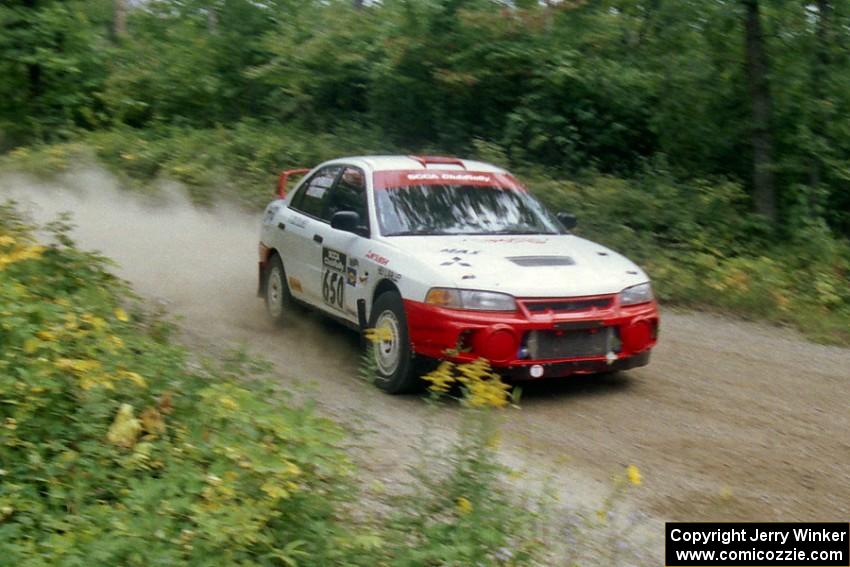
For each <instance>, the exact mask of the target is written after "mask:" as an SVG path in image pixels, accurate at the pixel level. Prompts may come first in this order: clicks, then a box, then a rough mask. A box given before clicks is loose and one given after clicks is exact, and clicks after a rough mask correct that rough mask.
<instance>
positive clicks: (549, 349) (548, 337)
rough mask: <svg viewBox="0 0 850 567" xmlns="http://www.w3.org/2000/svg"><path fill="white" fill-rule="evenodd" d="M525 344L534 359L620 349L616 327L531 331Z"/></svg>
mask: <svg viewBox="0 0 850 567" xmlns="http://www.w3.org/2000/svg"><path fill="white" fill-rule="evenodd" d="M525 346H526V348H527V349H528V356H529V358H530V359H532V360H548V359H554V358H574V357H580V356H604V355H606V354H608V353H609V352H611V351H614V352H617V351H619V350H620V340H619V336H618V333H617V328H616V327H602V328H599V329H584V330H580V331H530V332H529V333H528V334H527V335H526V339H525Z"/></svg>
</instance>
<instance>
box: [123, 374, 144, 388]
mask: <svg viewBox="0 0 850 567" xmlns="http://www.w3.org/2000/svg"><path fill="white" fill-rule="evenodd" d="M120 375H121V377H122V378H126V379H127V380H129V381H131V382H132V383H133V384H135V385H136V386H138V387H140V388H147V386H148V383H147V382H146V381H145V379H144V378H142V377H141V376H140V375H139V374H138V373H136V372H128V371H126V370H124V371H122V372H121V373H120Z"/></svg>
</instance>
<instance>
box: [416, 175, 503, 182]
mask: <svg viewBox="0 0 850 567" xmlns="http://www.w3.org/2000/svg"><path fill="white" fill-rule="evenodd" d="M407 179H408V181H437V180H439V181H447V182H451V183H468V182H470V181H473V182H476V183H487V184H489V183H492V179H493V178H492V177H490V176H489V175H484V174H478V175H476V174H474V173H408V174H407Z"/></svg>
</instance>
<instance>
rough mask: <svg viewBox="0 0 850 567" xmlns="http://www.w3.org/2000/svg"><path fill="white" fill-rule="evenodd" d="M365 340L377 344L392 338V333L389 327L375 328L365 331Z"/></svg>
mask: <svg viewBox="0 0 850 567" xmlns="http://www.w3.org/2000/svg"><path fill="white" fill-rule="evenodd" d="M365 335H366V339H367V340H369V341H370V342H373V343H379V342H382V341H389V340H392V338H393V332H392V330H390V328H389V327H387V326H383V327H375V328H373V329H366V333H365Z"/></svg>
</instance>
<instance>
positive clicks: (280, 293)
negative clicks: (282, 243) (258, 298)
mask: <svg viewBox="0 0 850 567" xmlns="http://www.w3.org/2000/svg"><path fill="white" fill-rule="evenodd" d="M267 270H268V271H267V272H266V288H265V293H264V296H265V300H266V311H267V312H268V314H269V317H270V318H271V320H272V321H273V322H274V323H275V324H277V325H280V324H282V323H283V321H284V320H285V319H286V317H287V315H288V311H289V307H290V306H291V305H292V296H291V295H290V294H289V286H288V285H287V284H286V272H285V271H284V269H283V262H281V261H280V256H277V255H275V256H273V257H272V258H271V259H270V260H269V267H268V268H267Z"/></svg>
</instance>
